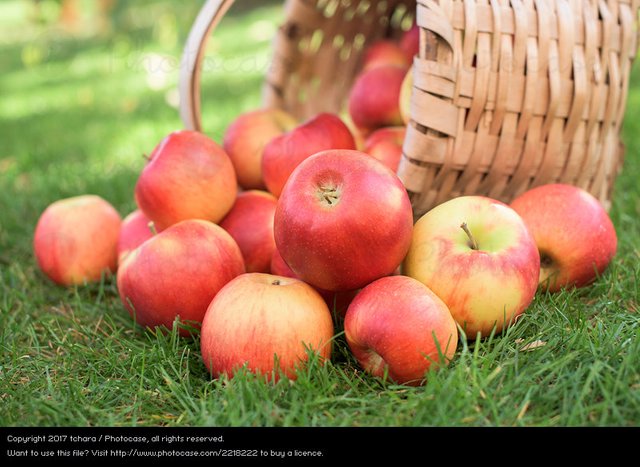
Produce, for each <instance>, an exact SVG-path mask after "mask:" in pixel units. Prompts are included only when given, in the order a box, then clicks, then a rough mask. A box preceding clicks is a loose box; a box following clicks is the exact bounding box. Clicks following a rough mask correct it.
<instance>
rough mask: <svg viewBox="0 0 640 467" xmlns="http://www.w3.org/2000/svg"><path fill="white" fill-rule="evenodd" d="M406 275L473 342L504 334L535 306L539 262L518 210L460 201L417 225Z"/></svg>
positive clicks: (497, 204)
mask: <svg viewBox="0 0 640 467" xmlns="http://www.w3.org/2000/svg"><path fill="white" fill-rule="evenodd" d="M403 273H404V274H405V275H407V276H409V277H413V278H414V279H417V280H419V281H420V282H422V283H423V284H425V285H426V286H427V287H429V288H430V289H431V290H432V291H433V292H435V294H436V295H438V297H440V298H441V299H442V301H443V302H444V303H446V304H447V306H448V307H449V310H450V311H451V314H452V315H453V318H454V319H455V320H456V322H457V323H458V324H459V325H460V327H461V328H462V329H463V330H464V331H465V333H466V336H467V338H468V339H473V338H475V337H476V335H478V334H480V335H481V336H482V337H484V336H487V335H489V334H490V333H491V332H492V331H493V330H494V328H495V332H496V333H500V332H501V331H502V330H503V329H505V328H506V327H507V326H508V325H510V324H511V323H512V322H513V320H514V319H515V318H516V317H517V316H519V315H520V314H521V313H523V312H524V311H525V309H526V308H527V307H528V306H529V305H530V304H531V302H532V300H533V298H534V295H535V293H536V289H537V286H538V275H539V274H540V257H539V255H538V249H537V248H536V244H535V241H534V239H533V237H532V236H531V234H530V233H529V230H528V229H527V226H526V225H525V223H524V221H523V220H522V218H521V217H520V216H519V215H518V213H516V212H515V211H514V210H513V209H511V208H510V207H509V206H507V205H506V204H504V203H502V202H500V201H497V200H494V199H491V198H487V197H483V196H461V197H458V198H454V199H452V200H449V201H446V202H444V203H442V204H440V205H438V206H436V207H435V208H433V209H431V210H430V211H428V212H427V213H426V214H424V215H423V216H422V217H421V218H420V219H418V221H417V222H416V224H415V226H414V230H413V241H412V243H411V248H410V249H409V252H408V254H407V257H406V259H405V262H404V268H403Z"/></svg>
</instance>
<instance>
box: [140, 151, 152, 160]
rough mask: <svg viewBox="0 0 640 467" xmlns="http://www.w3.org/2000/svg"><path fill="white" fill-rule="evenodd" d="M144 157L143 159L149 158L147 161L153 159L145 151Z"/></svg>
mask: <svg viewBox="0 0 640 467" xmlns="http://www.w3.org/2000/svg"><path fill="white" fill-rule="evenodd" d="M142 158H143V159H145V160H147V161H150V160H151V158H150V157H149V156H148V155H147V154H145V153H142Z"/></svg>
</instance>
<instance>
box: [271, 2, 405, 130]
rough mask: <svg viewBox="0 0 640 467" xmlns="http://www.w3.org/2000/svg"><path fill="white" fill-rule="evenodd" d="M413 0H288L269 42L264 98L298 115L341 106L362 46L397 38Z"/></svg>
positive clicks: (338, 109) (307, 114)
mask: <svg viewBox="0 0 640 467" xmlns="http://www.w3.org/2000/svg"><path fill="white" fill-rule="evenodd" d="M415 8H416V2H415V0H410V1H407V0H386V1H379V2H371V1H364V0H362V1H357V0H350V1H344V0H289V1H287V2H286V4H285V15H284V16H285V21H284V23H283V24H282V26H281V27H280V28H279V31H278V34H277V36H276V38H275V40H274V43H273V57H272V63H271V67H270V69H269V72H268V74H267V78H266V82H265V87H264V103H265V105H266V106H268V107H281V108H284V109H285V110H287V111H288V112H290V113H291V114H293V115H295V116H297V117H298V118H301V119H303V118H310V117H312V116H314V115H315V114H317V113H319V112H324V111H326V112H333V113H336V114H339V113H341V112H343V111H344V109H345V107H346V106H345V104H346V100H347V98H348V94H349V91H350V90H351V86H352V84H353V81H354V79H355V78H356V75H357V74H358V72H359V70H360V65H361V61H362V58H363V55H364V51H365V50H366V48H367V46H368V45H370V44H372V43H374V42H375V41H377V40H378V39H381V38H393V37H399V36H400V34H401V33H402V31H403V29H402V28H403V27H404V28H405V29H408V27H409V26H410V25H411V23H412V21H413V19H414V18H415Z"/></svg>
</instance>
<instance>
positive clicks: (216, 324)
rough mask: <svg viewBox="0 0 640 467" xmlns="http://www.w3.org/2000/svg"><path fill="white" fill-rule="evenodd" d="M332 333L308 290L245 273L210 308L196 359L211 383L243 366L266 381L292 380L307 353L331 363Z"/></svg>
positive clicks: (325, 313)
mask: <svg viewBox="0 0 640 467" xmlns="http://www.w3.org/2000/svg"><path fill="white" fill-rule="evenodd" d="M333 332H334V330H333V321H332V319H331V313H330V312H329V309H328V308H327V305H326V304H325V302H324V300H322V297H320V295H319V294H318V293H317V292H316V291H315V290H314V289H313V287H311V286H310V285H308V284H305V283H304V282H302V281H300V280H298V279H293V278H289V277H282V276H275V275H271V274H261V273H247V274H242V275H240V276H238V277H236V278H235V279H234V280H232V281H231V282H229V283H228V284H227V285H226V286H225V287H224V288H223V289H222V290H221V291H220V292H219V293H218V294H217V295H216V297H215V298H214V299H213V301H212V302H211V304H210V306H209V308H208V310H207V313H206V315H205V317H204V321H203V323H202V329H201V354H202V359H203V361H204V364H205V366H206V367H207V368H208V369H209V371H210V372H211V374H212V376H213V377H219V376H221V375H226V376H227V377H232V376H233V375H234V374H235V373H236V372H237V371H238V370H239V369H240V368H242V367H243V366H246V368H247V369H248V370H249V371H251V372H253V373H256V374H260V375H263V376H265V377H266V378H267V379H269V380H278V379H279V377H280V371H281V372H282V373H283V374H284V375H285V376H286V377H288V378H290V379H296V378H297V374H296V369H297V368H298V367H299V366H300V365H302V364H304V363H305V362H306V361H307V360H308V351H313V352H316V353H317V354H318V355H319V356H320V358H321V359H329V358H331V345H332V339H333ZM276 359H277V365H276Z"/></svg>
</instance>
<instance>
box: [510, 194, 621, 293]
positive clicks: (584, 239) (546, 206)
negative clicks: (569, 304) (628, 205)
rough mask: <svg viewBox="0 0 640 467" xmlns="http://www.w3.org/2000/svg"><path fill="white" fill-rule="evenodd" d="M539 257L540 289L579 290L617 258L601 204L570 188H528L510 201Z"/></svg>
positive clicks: (612, 232) (614, 238) (611, 230)
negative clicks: (526, 229)
mask: <svg viewBox="0 0 640 467" xmlns="http://www.w3.org/2000/svg"><path fill="white" fill-rule="evenodd" d="M511 207H512V208H513V209H514V210H515V211H516V212H517V213H518V214H520V216H521V217H522V219H524V222H525V224H527V226H528V227H529V230H530V231H531V234H532V235H533V238H534V239H535V242H536V245H537V246H538V250H539V252H540V266H541V267H540V284H539V285H540V288H542V289H544V290H548V291H550V292H557V291H558V290H560V289H563V288H570V287H583V286H585V285H588V284H590V283H591V282H593V281H594V280H595V279H596V278H597V277H598V275H600V274H602V273H603V272H604V270H605V269H606V268H607V266H608V265H609V263H610V262H611V260H612V259H613V257H614V256H615V254H616V249H617V245H618V238H617V235H616V230H615V228H614V226H613V223H612V222H611V219H610V218H609V215H608V214H607V211H606V210H605V209H604V207H603V206H602V205H601V204H600V202H599V201H598V200H597V199H596V198H595V197H594V196H593V195H591V194H589V193H588V192H587V191H585V190H583V189H582V188H578V187H576V186H573V185H567V184H548V185H542V186H538V187H536V188H532V189H530V190H528V191H526V192H525V193H523V194H521V195H520V196H518V197H516V199H514V200H513V201H512V202H511Z"/></svg>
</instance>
